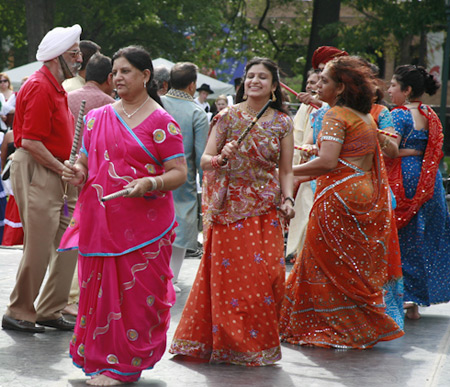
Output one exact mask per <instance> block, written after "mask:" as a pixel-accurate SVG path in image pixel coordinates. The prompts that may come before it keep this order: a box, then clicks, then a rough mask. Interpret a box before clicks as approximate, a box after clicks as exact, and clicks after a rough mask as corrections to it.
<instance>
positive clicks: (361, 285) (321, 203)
mask: <svg viewBox="0 0 450 387" xmlns="http://www.w3.org/2000/svg"><path fill="white" fill-rule="evenodd" d="M357 117H358V116H357V115H356V114H355V113H353V112H352V111H351V110H347V109H345V108H337V107H334V108H332V109H330V111H329V112H328V113H327V114H326V115H325V117H324V119H323V127H322V130H321V132H320V134H319V141H318V143H319V145H321V144H322V143H323V141H326V140H327V139H328V140H329V141H338V142H341V143H342V144H343V150H342V153H341V156H342V155H343V154H344V152H345V153H346V154H350V155H355V154H359V155H363V154H364V153H363V152H364V151H365V152H366V154H370V153H372V154H373V155H374V161H373V167H372V169H371V170H370V171H363V170H361V169H360V168H358V167H356V166H355V165H353V164H351V163H349V162H347V161H345V160H344V159H342V158H340V159H339V163H338V166H337V167H336V168H335V169H333V170H332V171H330V172H329V173H327V174H325V175H322V176H319V177H318V178H317V190H316V196H315V200H314V204H313V208H312V210H311V214H310V219H309V223H308V230H307V233H306V240H305V244H304V247H303V250H302V253H301V255H300V256H299V257H298V258H297V259H296V262H295V265H294V267H293V269H292V271H291V273H290V275H289V277H288V280H287V284H286V296H285V299H284V301H283V305H282V310H281V319H280V333H281V338H282V340H284V341H287V342H289V343H292V344H300V345H314V346H320V347H333V348H359V349H363V348H370V347H372V346H373V345H375V344H376V343H377V342H379V341H383V340H393V339H395V338H398V337H400V336H402V335H403V334H404V333H403V331H402V329H401V328H400V327H399V326H398V325H397V323H396V322H395V321H394V319H393V318H391V317H390V316H389V315H388V314H387V313H386V302H385V299H384V293H385V290H384V287H385V286H386V284H388V282H389V279H390V276H391V275H392V273H391V271H395V270H396V271H398V270H399V267H391V264H390V262H389V255H390V251H391V250H392V249H395V248H396V249H397V250H398V246H397V247H395V246H394V247H393V243H395V238H392V237H391V223H392V221H393V214H392V208H391V207H390V201H389V185H388V180H387V174H386V171H385V168H384V164H383V163H382V156H381V151H380V149H379V145H378V142H377V139H376V136H377V134H376V130H375V129H376V127H375V123H373V125H367V124H364V121H363V120H361V119H359V120H358V119H357ZM346 122H347V123H350V122H351V123H352V124H351V125H350V124H348V125H347V124H346ZM362 140H364V141H362ZM352 144H353V145H352ZM400 275H401V272H400Z"/></svg>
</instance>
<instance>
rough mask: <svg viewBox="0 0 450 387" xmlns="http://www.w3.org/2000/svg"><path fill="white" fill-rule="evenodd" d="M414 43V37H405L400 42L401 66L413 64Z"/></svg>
mask: <svg viewBox="0 0 450 387" xmlns="http://www.w3.org/2000/svg"><path fill="white" fill-rule="evenodd" d="M412 41H413V36H412V35H407V36H405V37H404V38H403V39H402V40H401V42H400V58H399V64H401V65H402V64H407V63H411V62H412V61H411V59H412V58H411V45H412Z"/></svg>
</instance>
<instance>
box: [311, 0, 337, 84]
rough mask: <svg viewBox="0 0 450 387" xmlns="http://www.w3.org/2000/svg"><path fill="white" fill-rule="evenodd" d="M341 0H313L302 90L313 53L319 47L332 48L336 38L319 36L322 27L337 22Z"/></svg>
mask: <svg viewBox="0 0 450 387" xmlns="http://www.w3.org/2000/svg"><path fill="white" fill-rule="evenodd" d="M340 10H341V0H314V8H313V17H312V23H311V33H310V37H309V45H308V55H307V57H306V66H305V71H304V77H303V89H304V88H305V86H306V77H307V73H308V70H309V69H310V68H311V59H312V56H313V53H314V51H315V50H316V49H317V48H318V47H320V46H332V45H333V42H334V39H335V38H336V36H324V35H323V34H321V30H322V28H323V27H325V26H327V25H328V24H331V23H336V22H338V21H339V12H340Z"/></svg>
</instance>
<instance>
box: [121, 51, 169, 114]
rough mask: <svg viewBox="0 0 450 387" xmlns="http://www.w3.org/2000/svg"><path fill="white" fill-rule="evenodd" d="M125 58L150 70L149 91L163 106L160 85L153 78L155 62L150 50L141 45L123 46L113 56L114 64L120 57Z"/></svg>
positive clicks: (135, 65)
mask: <svg viewBox="0 0 450 387" xmlns="http://www.w3.org/2000/svg"><path fill="white" fill-rule="evenodd" d="M122 57H123V58H125V59H126V60H127V61H128V62H130V63H131V64H132V65H133V66H134V67H136V68H137V69H138V70H141V71H144V70H150V80H149V81H148V82H147V93H148V95H149V96H150V97H152V98H153V99H154V100H155V101H156V102H157V103H159V104H160V105H161V106H162V102H161V99H160V98H159V95H158V85H157V82H156V81H155V80H154V79H153V63H152V58H150V54H149V53H148V51H147V50H146V49H145V48H144V47H141V46H128V47H125V48H121V49H120V50H119V51H117V52H116V53H115V54H114V55H113V58H112V65H113V66H114V61H115V60H116V59H118V58H122Z"/></svg>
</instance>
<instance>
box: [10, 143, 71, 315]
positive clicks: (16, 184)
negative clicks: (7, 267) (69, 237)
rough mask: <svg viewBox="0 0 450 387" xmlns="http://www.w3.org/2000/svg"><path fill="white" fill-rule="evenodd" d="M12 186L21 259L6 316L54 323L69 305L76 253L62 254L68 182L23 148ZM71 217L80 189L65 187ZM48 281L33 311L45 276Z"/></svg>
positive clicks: (17, 155)
mask: <svg viewBox="0 0 450 387" xmlns="http://www.w3.org/2000/svg"><path fill="white" fill-rule="evenodd" d="M11 182H12V187H13V191H14V197H15V199H16V202H17V205H18V207H19V213H20V219H21V221H22V225H23V231H24V241H23V257H22V260H21V262H20V265H19V268H18V271H17V276H16V284H15V286H14V289H13V291H12V293H11V296H10V304H9V306H8V310H7V312H6V313H7V315H9V316H11V317H13V318H15V319H18V320H26V321H31V322H35V321H44V320H54V319H57V318H59V317H61V312H60V311H61V309H63V308H64V307H65V306H66V304H67V298H68V296H69V290H70V284H71V281H72V277H73V272H74V268H75V264H76V260H77V255H78V251H77V250H74V251H67V252H63V253H58V252H57V251H56V249H57V248H58V246H59V243H60V240H61V237H62V235H63V233H64V231H65V230H66V228H67V226H68V224H69V222H70V215H69V217H66V216H64V214H63V204H64V200H63V195H64V183H63V182H62V180H61V177H60V176H58V175H57V174H56V173H54V172H52V171H51V170H49V169H47V168H45V167H43V166H42V165H41V164H39V163H37V162H36V161H35V160H34V158H33V157H32V156H31V155H30V154H29V153H28V152H27V151H25V150H24V149H23V148H19V149H18V150H17V151H16V152H15V154H14V160H13V162H12V164H11ZM67 196H68V205H69V213H70V214H71V213H72V212H73V210H74V208H75V203H76V199H77V190H76V188H75V187H73V186H70V185H68V187H67ZM47 268H48V279H47V281H46V283H45V285H44V288H43V289H42V292H41V294H40V297H39V302H38V304H37V306H36V309H35V307H34V301H35V300H36V298H37V296H38V294H39V290H40V288H41V285H42V282H43V280H44V277H45V274H46V272H47Z"/></svg>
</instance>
